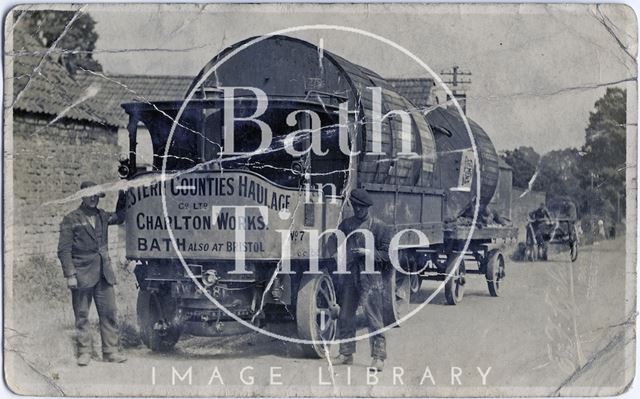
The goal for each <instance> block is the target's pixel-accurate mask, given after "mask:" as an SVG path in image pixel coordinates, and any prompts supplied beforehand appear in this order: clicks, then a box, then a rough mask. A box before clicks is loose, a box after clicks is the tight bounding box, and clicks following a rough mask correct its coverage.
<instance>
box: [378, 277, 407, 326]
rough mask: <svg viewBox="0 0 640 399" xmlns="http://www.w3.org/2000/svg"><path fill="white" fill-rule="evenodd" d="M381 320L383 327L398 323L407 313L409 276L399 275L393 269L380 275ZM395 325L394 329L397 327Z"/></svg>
mask: <svg viewBox="0 0 640 399" xmlns="http://www.w3.org/2000/svg"><path fill="white" fill-rule="evenodd" d="M382 279H383V284H384V291H383V293H382V318H383V322H384V325H385V326H388V325H391V324H393V323H395V322H397V321H400V320H401V319H402V318H403V317H404V316H405V315H406V314H407V313H409V303H410V301H411V276H409V275H407V274H404V273H400V272H398V271H397V270H396V268H395V267H390V270H387V271H385V272H383V274H382ZM399 326H400V325H397V326H396V327H399Z"/></svg>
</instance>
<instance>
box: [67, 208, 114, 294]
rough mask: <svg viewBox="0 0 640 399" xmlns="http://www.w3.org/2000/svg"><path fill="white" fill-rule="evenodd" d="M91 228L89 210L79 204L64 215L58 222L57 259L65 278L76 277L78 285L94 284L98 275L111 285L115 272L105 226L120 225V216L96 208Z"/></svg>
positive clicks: (90, 212) (107, 231) (81, 286)
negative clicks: (93, 223) (59, 222)
mask: <svg viewBox="0 0 640 399" xmlns="http://www.w3.org/2000/svg"><path fill="white" fill-rule="evenodd" d="M93 212H95V215H96V216H97V217H96V219H95V228H94V227H93V226H92V225H91V223H90V222H89V220H90V219H89V218H90V217H91V214H92V211H91V210H87V209H85V208H84V207H83V206H82V205H81V206H80V207H79V208H78V209H76V210H74V211H71V212H70V213H69V214H68V215H67V216H65V217H64V219H63V220H62V223H61V224H60V240H59V241H58V258H59V259H60V263H61V264H62V271H63V273H64V276H65V277H71V276H73V275H75V276H76V278H77V279H78V288H90V287H93V286H95V285H96V284H98V282H99V281H100V277H101V275H104V278H105V280H106V281H107V282H108V283H109V284H111V285H114V284H115V283H116V275H115V273H114V272H113V269H112V267H111V261H110V259H109V248H108V247H109V225H110V224H120V223H122V222H123V221H124V215H123V214H122V212H120V213H111V212H106V211H104V210H102V209H96V210H95V211H93Z"/></svg>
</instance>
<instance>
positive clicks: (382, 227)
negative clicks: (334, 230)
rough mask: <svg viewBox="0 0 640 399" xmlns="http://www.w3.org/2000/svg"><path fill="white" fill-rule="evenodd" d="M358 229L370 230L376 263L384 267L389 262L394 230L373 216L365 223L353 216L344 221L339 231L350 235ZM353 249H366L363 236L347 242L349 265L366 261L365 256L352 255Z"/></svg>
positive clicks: (352, 237)
mask: <svg viewBox="0 0 640 399" xmlns="http://www.w3.org/2000/svg"><path fill="white" fill-rule="evenodd" d="M358 229H363V230H369V231H371V233H372V234H373V238H374V251H375V252H374V262H375V263H376V264H378V265H384V264H386V263H387V262H389V242H390V241H391V236H392V235H393V231H392V229H391V228H390V227H389V226H388V225H386V224H385V223H383V222H382V221H380V220H378V219H376V218H374V217H372V216H369V217H367V219H365V220H364V221H362V220H360V219H358V218H357V217H355V216H352V217H350V218H347V219H344V220H343V221H342V222H341V223H340V225H339V226H338V230H340V231H342V232H343V233H344V234H345V235H349V234H351V233H352V232H353V231H354V230H358ZM353 248H366V245H365V239H364V236H363V235H362V234H354V235H352V236H351V237H349V239H348V240H347V264H351V263H352V262H354V261H356V262H359V261H360V262H361V261H363V260H364V256H362V255H354V254H352V253H351V250H352V249H353Z"/></svg>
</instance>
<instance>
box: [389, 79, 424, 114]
mask: <svg viewBox="0 0 640 399" xmlns="http://www.w3.org/2000/svg"><path fill="white" fill-rule="evenodd" d="M387 81H388V82H389V83H390V84H391V86H393V88H394V89H396V90H397V91H398V93H400V94H401V95H403V96H405V97H406V98H407V99H408V100H409V101H411V102H412V103H413V105H415V106H416V107H419V108H423V107H427V106H428V105H431V103H430V101H429V96H430V95H431V89H432V88H433V80H432V79H427V78H411V79H387Z"/></svg>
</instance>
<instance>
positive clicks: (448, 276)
mask: <svg viewBox="0 0 640 399" xmlns="http://www.w3.org/2000/svg"><path fill="white" fill-rule="evenodd" d="M458 258H459V257H457V256H453V255H450V256H449V257H448V258H447V268H446V269H445V283H444V296H445V298H446V299H447V303H448V304H449V305H456V304H458V303H459V302H460V301H462V297H463V296H464V285H465V283H466V269H465V267H464V260H462V259H460V260H459V261H458Z"/></svg>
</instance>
